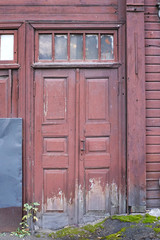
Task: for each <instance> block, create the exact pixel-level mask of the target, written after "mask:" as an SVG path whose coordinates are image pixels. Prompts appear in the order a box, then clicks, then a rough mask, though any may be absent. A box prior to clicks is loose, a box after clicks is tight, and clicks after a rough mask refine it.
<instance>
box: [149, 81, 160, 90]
mask: <svg viewBox="0 0 160 240" xmlns="http://www.w3.org/2000/svg"><path fill="white" fill-rule="evenodd" d="M146 90H160V82H146Z"/></svg>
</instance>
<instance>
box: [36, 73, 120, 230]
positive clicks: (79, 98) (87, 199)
mask: <svg viewBox="0 0 160 240" xmlns="http://www.w3.org/2000/svg"><path fill="white" fill-rule="evenodd" d="M35 86H36V93H35V101H34V103H35V134H34V136H35V140H34V142H35V146H34V149H35V168H34V169H35V170H34V193H35V201H38V202H40V203H41V213H42V215H41V225H42V227H48V228H53V229H56V228H59V227H63V226H65V225H69V224H75V223H78V222H80V223H82V222H87V221H92V220H95V219H97V218H99V217H101V216H102V215H103V216H104V215H105V214H107V213H116V212H118V204H119V196H118V191H119V186H118V180H119V178H120V169H119V156H118V152H119V136H118V81H117V70H116V69H42V70H36V72H35Z"/></svg>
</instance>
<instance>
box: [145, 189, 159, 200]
mask: <svg viewBox="0 0 160 240" xmlns="http://www.w3.org/2000/svg"><path fill="white" fill-rule="evenodd" d="M147 198H152V199H159V198H160V190H159V189H158V190H152V191H147Z"/></svg>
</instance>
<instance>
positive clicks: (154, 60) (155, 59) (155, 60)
mask: <svg viewBox="0 0 160 240" xmlns="http://www.w3.org/2000/svg"><path fill="white" fill-rule="evenodd" d="M145 59H146V64H159V63H160V56H146V58H145ZM159 80H160V79H159Z"/></svg>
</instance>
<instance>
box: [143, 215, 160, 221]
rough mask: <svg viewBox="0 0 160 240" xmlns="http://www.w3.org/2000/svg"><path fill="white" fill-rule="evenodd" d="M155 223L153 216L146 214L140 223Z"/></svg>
mask: <svg viewBox="0 0 160 240" xmlns="http://www.w3.org/2000/svg"><path fill="white" fill-rule="evenodd" d="M154 222H157V218H156V217H155V216H151V215H149V214H148V213H147V214H146V215H145V216H144V217H143V219H142V223H154Z"/></svg>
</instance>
